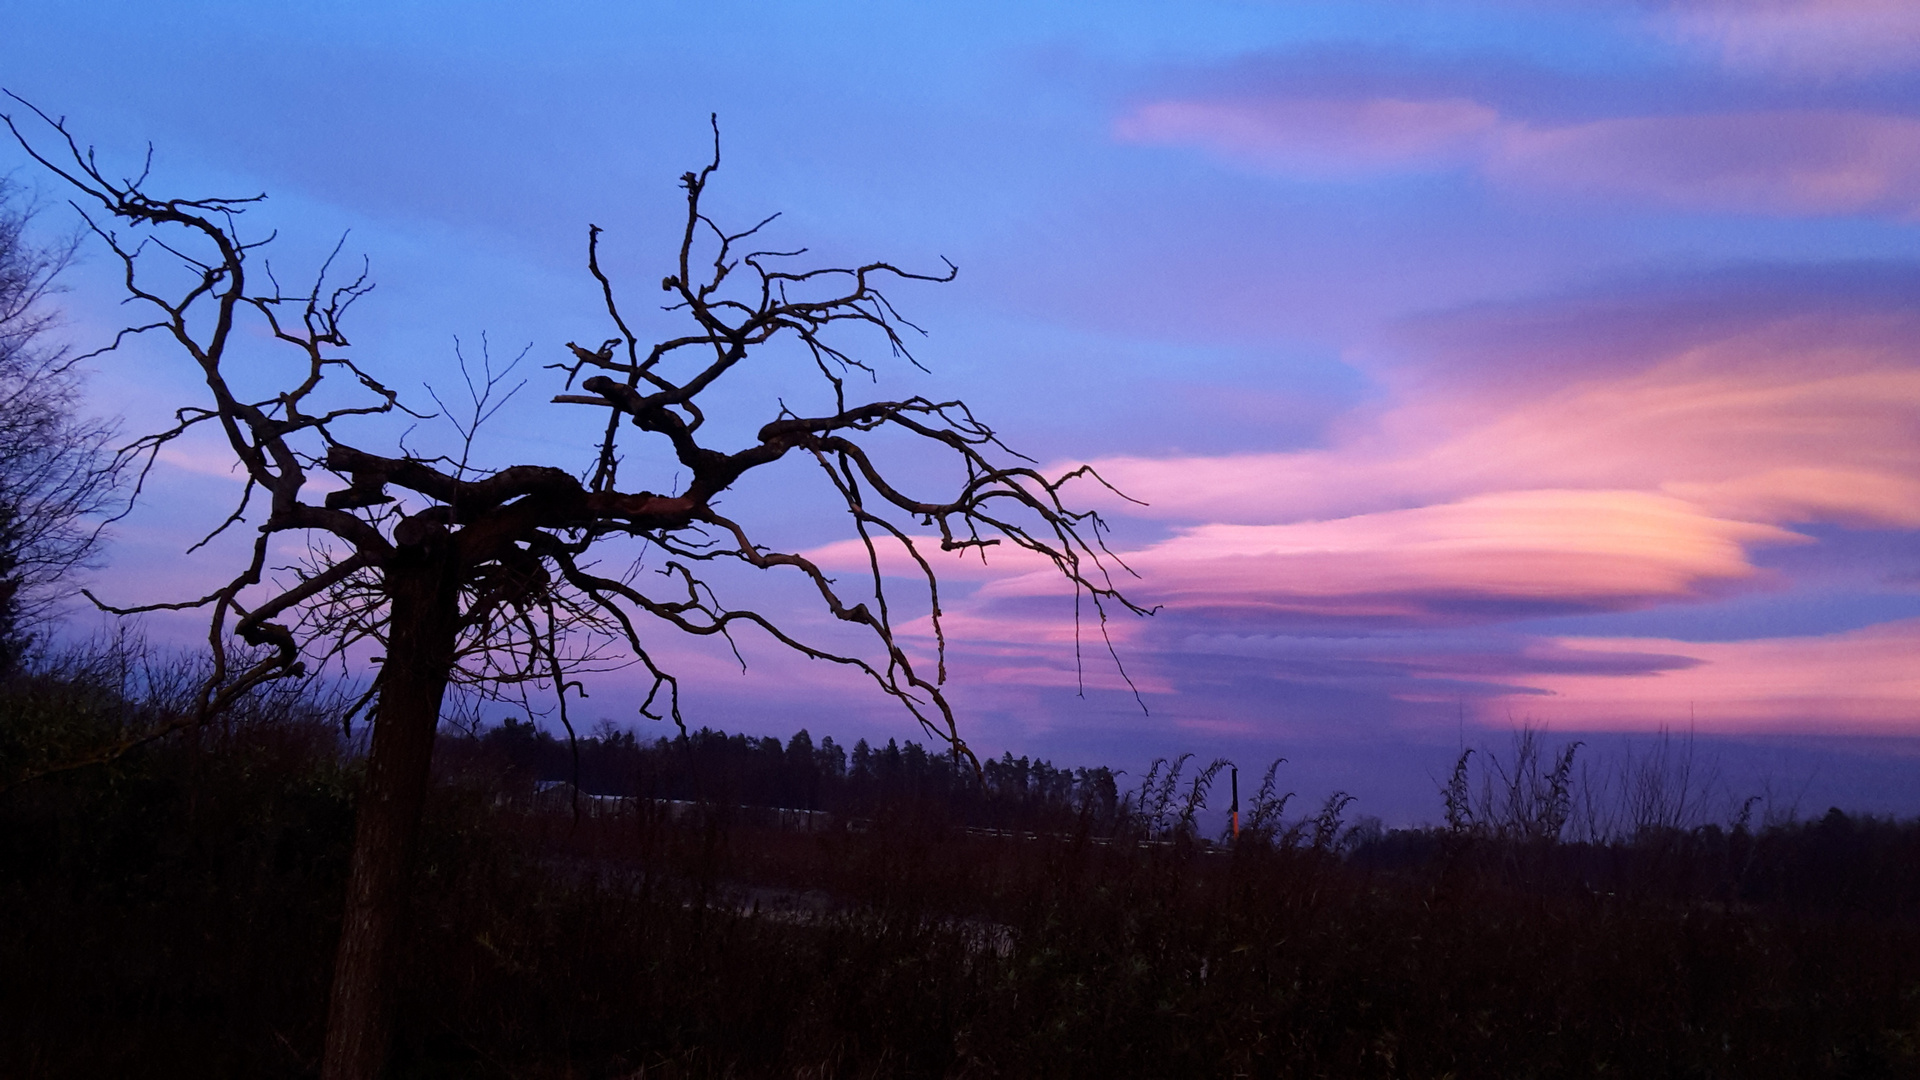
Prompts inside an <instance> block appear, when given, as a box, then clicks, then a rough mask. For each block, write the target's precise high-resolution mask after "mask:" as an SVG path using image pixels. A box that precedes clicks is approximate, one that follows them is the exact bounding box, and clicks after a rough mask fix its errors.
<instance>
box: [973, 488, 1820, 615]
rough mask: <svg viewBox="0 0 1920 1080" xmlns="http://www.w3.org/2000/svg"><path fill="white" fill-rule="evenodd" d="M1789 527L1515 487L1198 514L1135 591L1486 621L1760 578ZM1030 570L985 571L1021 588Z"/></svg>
mask: <svg viewBox="0 0 1920 1080" xmlns="http://www.w3.org/2000/svg"><path fill="white" fill-rule="evenodd" d="M1800 540H1801V538H1800V537H1799V536H1797V535H1796V534H1794V533H1791V532H1788V531H1786V530H1784V529H1779V528H1775V527H1772V526H1767V525H1758V524H1752V523H1746V522H1740V521H1730V520H1723V519H1719V518H1714V517H1711V516H1709V515H1707V514H1704V513H1702V512H1701V511H1699V509H1698V508H1696V507H1694V506H1693V505H1692V504H1690V503H1687V502H1685V501H1683V500H1680V499H1675V498H1672V497H1668V496H1661V495H1654V494H1648V493H1643V492H1630V491H1567V490H1559V491H1552V490H1548V491H1511V492H1501V493H1497V494H1488V495H1479V496H1474V497H1471V498H1468V499H1463V500H1461V501H1459V502H1454V503H1447V504H1442V505H1435V506H1424V507H1418V508H1413V509H1406V510H1392V511H1386V512H1381V513H1373V514H1361V515H1355V516H1352V517H1347V518H1340V519H1335V520H1329V521H1311V522H1300V523H1295V524H1286V525H1225V524H1214V525H1201V526H1196V527H1193V528H1189V529H1184V530H1182V531H1181V533H1180V535H1178V536H1176V537H1174V538H1173V539H1170V540H1167V541H1164V542H1162V543H1159V544H1155V545H1152V546H1150V547H1147V548H1145V549H1143V550H1140V551H1136V552H1131V553H1129V554H1128V556H1127V560H1128V562H1129V564H1131V565H1132V566H1133V567H1134V568H1135V569H1137V570H1138V571H1139V572H1140V573H1141V575H1142V578H1143V581H1142V582H1141V584H1140V585H1139V586H1138V587H1137V589H1136V592H1138V593H1139V594H1140V595H1142V596H1144V597H1145V598H1147V599H1149V600H1151V601H1153V602H1156V603H1164V604H1166V605H1167V606H1168V607H1170V608H1176V609H1179V610H1182V611H1194V610H1206V611H1212V612H1226V611H1242V612H1249V613H1261V614H1266V615H1311V616H1318V617H1331V618H1343V619H1351V618H1362V619H1385V620H1391V621H1393V622H1396V623H1413V624H1421V623H1446V622H1457V621H1479V620H1481V619H1484V618H1486V617H1487V615H1488V613H1489V611H1493V612H1504V613H1506V614H1509V615H1510V614H1511V613H1512V612H1514V611H1516V610H1517V611H1532V612H1537V611H1540V610H1619V609H1626V608H1634V607H1642V606H1646V605H1649V604H1652V603H1656V602H1660V601H1668V600H1679V599H1688V598H1693V597H1697V596H1701V595H1705V594H1707V593H1709V592H1711V591H1713V590H1714V589H1716V588H1718V587H1721V586H1724V585H1726V584H1729V583H1734V582H1742V581H1745V580H1747V579H1750V578H1753V577H1754V576H1755V574H1756V571H1755V569H1754V567H1753V566H1752V565H1751V564H1750V563H1749V562H1748V560H1747V557H1746V548H1747V547H1748V546H1751V545H1758V544H1763V543H1774V544H1778V543H1794V542H1799V541H1800ZM1045 584H1047V579H1046V577H1045V576H1044V575H1027V576H1022V577H1019V578H1014V579H1011V580H1007V581H1003V582H998V583H994V584H990V585H988V586H986V587H985V588H984V589H983V590H982V595H984V596H990V597H991V596H1005V595H1018V594H1021V593H1023V592H1024V591H1026V590H1029V589H1034V588H1038V587H1040V586H1042V585H1045Z"/></svg>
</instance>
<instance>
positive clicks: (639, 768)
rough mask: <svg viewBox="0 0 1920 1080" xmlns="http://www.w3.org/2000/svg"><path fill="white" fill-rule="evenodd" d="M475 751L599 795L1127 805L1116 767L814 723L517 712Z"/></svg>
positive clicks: (969, 806)
mask: <svg viewBox="0 0 1920 1080" xmlns="http://www.w3.org/2000/svg"><path fill="white" fill-rule="evenodd" d="M456 741H469V742H470V745H469V747H468V749H469V750H475V751H478V752H479V754H481V755H482V756H484V757H488V758H493V759H494V760H495V761H496V762H497V763H499V764H502V765H504V766H505V768H506V770H507V774H508V776H509V777H510V778H512V779H518V780H521V781H532V782H561V783H578V784H579V786H580V790H581V791H582V792H584V793H586V794H590V795H618V796H630V797H643V798H652V799H683V800H690V801H706V802H716V803H723V804H738V805H743V806H777V807H786V808H789V809H794V810H824V811H828V812H830V813H834V814H842V815H849V816H868V815H871V814H873V813H875V812H877V811H878V810H880V808H882V807H905V806H911V807H917V808H919V809H920V810H923V811H932V812H937V813H939V814H940V815H941V816H942V817H943V818H945V819H946V820H948V821H952V822H955V823H958V824H967V825H979V826H989V827H996V828H1014V827H1019V828H1035V827H1048V826H1051V827H1064V826H1066V825H1067V824H1068V823H1070V822H1072V821H1074V820H1076V819H1084V820H1085V821H1086V822H1087V823H1088V824H1090V825H1092V826H1094V827H1096V828H1100V829H1105V828H1108V827H1110V826H1111V825H1112V823H1113V822H1114V820H1115V818H1116V815H1117V814H1118V813H1119V812H1120V809H1121V797H1120V792H1119V788H1118V785H1117V782H1116V777H1115V774H1114V772H1113V770H1111V769H1108V768H1106V767H1104V766H1103V767H1098V768H1072V769H1070V768H1062V767H1060V766H1056V765H1054V764H1053V763H1052V762H1049V761H1046V760H1044V759H1039V758H1028V757H1025V756H1022V757H1017V758H1016V757H1014V756H1013V755H1012V754H1011V753H1008V754H1005V755H1002V756H1001V757H1000V758H999V759H997V760H996V759H993V758H988V759H986V760H984V761H982V762H981V763H980V768H979V770H978V771H977V772H976V771H975V769H974V766H973V763H972V762H971V761H969V760H967V759H966V758H964V757H960V756H957V755H955V754H954V753H953V752H951V751H950V750H946V749H931V750H930V749H928V748H927V747H925V746H922V745H921V744H920V743H917V742H914V741H912V740H908V741H907V742H905V743H904V744H903V743H901V742H899V741H898V740H895V739H888V740H887V743H886V745H885V746H878V747H876V746H870V745H868V743H867V741H866V740H865V739H861V740H859V741H857V742H855V743H854V744H853V747H852V748H851V749H850V750H849V749H848V748H847V747H845V746H842V745H841V744H839V743H837V742H835V741H834V739H833V737H832V736H830V735H829V736H826V737H823V738H822V739H820V741H819V742H817V743H816V742H815V741H814V739H813V736H812V735H811V734H809V733H808V732H807V730H806V729H804V728H802V729H801V730H800V731H798V732H796V733H795V734H794V735H793V736H792V737H791V738H789V739H788V740H786V742H785V743H782V742H781V741H780V740H779V739H776V738H773V737H771V736H762V737H755V736H751V735H741V734H733V735H729V734H727V733H726V732H724V731H715V730H713V729H711V728H705V727H703V728H700V729H699V730H697V731H693V732H690V733H688V734H685V735H677V736H675V737H673V738H671V739H669V738H665V737H661V738H657V739H653V740H651V741H648V740H643V739H640V738H638V737H637V736H636V735H634V733H633V732H631V731H619V730H614V729H612V728H610V727H608V728H602V729H601V730H600V731H598V732H597V733H595V734H593V735H587V736H582V737H580V738H578V739H571V740H569V739H563V738H557V737H555V736H554V735H553V734H552V733H550V732H548V731H546V730H544V729H542V728H540V727H539V726H538V725H536V724H534V723H532V722H530V721H523V720H517V719H514V718H511V717H510V718H508V719H507V721H506V722H505V723H503V724H501V725H500V726H498V727H494V728H489V729H486V730H485V731H484V732H482V733H481V734H479V735H478V736H471V737H469V738H468V739H467V740H456Z"/></svg>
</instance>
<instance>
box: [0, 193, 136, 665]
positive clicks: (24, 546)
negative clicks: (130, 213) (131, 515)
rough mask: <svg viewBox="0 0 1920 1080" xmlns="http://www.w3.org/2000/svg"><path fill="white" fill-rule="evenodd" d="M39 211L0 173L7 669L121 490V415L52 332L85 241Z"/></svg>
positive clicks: (0, 562) (2, 655) (0, 568)
mask: <svg viewBox="0 0 1920 1080" xmlns="http://www.w3.org/2000/svg"><path fill="white" fill-rule="evenodd" d="M33 217H34V214H33V208H32V206H31V204H30V203H28V201H27V198H26V195H25V193H24V192H23V191H21V190H20V188H19V187H18V186H17V185H16V184H14V183H13V182H12V181H11V180H10V179H9V178H7V177H0V673H5V672H7V671H11V670H12V669H13V668H14V667H15V666H16V665H17V664H18V663H19V661H20V658H21V653H22V652H23V651H24V650H25V648H26V647H27V645H28V643H29V641H30V639H31V638H32V636H33V635H34V633H35V631H36V630H37V629H38V628H39V627H41V626H42V625H44V624H45V622H46V619H47V616H48V614H49V612H50V610H51V609H52V608H53V607H54V605H55V604H57V603H58V602H59V601H60V600H61V599H62V597H63V595H64V594H63V592H62V586H63V584H64V583H65V582H66V580H67V578H68V575H69V574H70V573H71V571H73V570H74V569H75V568H77V567H80V566H83V565H86V564H87V563H88V562H90V561H91V559H92V558H93V556H94V554H95V553H96V552H97V551H98V550H99V539H100V515H101V513H102V512H103V511H104V510H106V509H107V508H108V505H109V503H110V502H111V501H112V499H113V495H114V491H115V482H114V477H115V471H114V469H113V467H112V466H113V455H112V454H111V453H110V452H109V449H108V444H109V440H110V439H111V438H112V436H113V428H112V425H110V424H108V423H104V422H101V421H97V420H90V419H87V418H85V417H83V416H82V415H81V413H80V408H79V406H80V402H79V392H80V374H79V372H78V371H77V370H76V368H75V366H74V365H75V358H74V357H73V356H72V355H71V354H70V353H69V352H68V351H67V350H66V349H64V348H62V347H60V346H58V345H57V344H55V343H53V342H52V341H51V340H50V336H51V333H52V331H53V329H54V327H55V323H56V315H55V313H54V312H53V311H52V310H51V308H50V306H49V305H48V303H47V296H48V293H49V291H50V290H51V289H52V288H53V283H54V278H55V277H56V276H57V275H58V274H59V273H60V271H61V270H62V269H63V268H65V266H66V265H67V261H68V259H69V258H70V257H71V256H72V254H73V250H74V248H73V244H72V243H71V242H56V243H35V242H34V239H33V237H32V236H31V235H30V231H29V227H30V225H31V223H32V221H33Z"/></svg>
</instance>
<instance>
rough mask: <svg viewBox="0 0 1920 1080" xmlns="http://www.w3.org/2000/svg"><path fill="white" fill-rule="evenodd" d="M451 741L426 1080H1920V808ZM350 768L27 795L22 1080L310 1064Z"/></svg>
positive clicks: (157, 753) (439, 829)
mask: <svg viewBox="0 0 1920 1080" xmlns="http://www.w3.org/2000/svg"><path fill="white" fill-rule="evenodd" d="M44 705H45V702H44V701H43V702H42V706H44ZM35 707H41V706H35ZM92 707H95V706H89V705H87V704H86V703H85V702H80V703H77V704H76V703H74V702H68V703H67V704H65V705H62V706H60V709H65V710H66V712H65V713H62V714H61V715H63V716H68V717H69V718H70V717H71V716H72V715H73V714H74V711H75V710H80V711H82V712H84V709H86V708H92ZM9 708H11V709H12V710H13V711H11V712H9V713H7V714H6V716H7V723H8V724H9V725H11V727H10V728H9V730H11V731H12V732H14V734H15V735H18V733H19V732H20V731H21V730H23V727H24V726H28V725H30V723H33V722H39V721H34V720H33V719H32V716H31V715H29V714H28V712H25V711H23V710H24V709H25V708H26V707H25V706H23V705H21V704H20V703H19V701H18V700H15V702H14V704H13V705H11V706H9ZM44 711H45V710H44V709H43V712H44ZM55 711H58V710H55ZM34 715H38V714H34ZM23 717H24V719H23ZM64 722H67V721H63V723H64ZM101 722H105V721H104V720H103V721H101ZM75 723H78V721H75ZM81 726H82V727H84V726H85V725H84V724H81ZM15 743H16V744H19V739H17V738H16V740H15ZM446 760H447V762H448V763H449V765H448V768H447V770H446V771H447V775H446V776H445V777H443V780H442V782H441V784H440V785H439V787H438V789H437V792H436V795H435V799H434V803H433V806H432V808H431V813H430V822H429V825H428V836H427V842H426V850H425V857H424V859H423V862H422V865H421V867H420V874H419V879H418V883H417V888H416V892H415V904H414V908H413V911H412V914H411V917H410V924H409V929H408V933H407V935H406V939H407V955H406V960H405V971H404V986H405V991H404V1005H403V1016H402V1022H401V1035H400V1040H399V1046H398V1056H397V1068H398V1073H397V1074H398V1075H401V1076H407V1077H454V1076H459V1077H468V1076H480V1077H542V1078H544V1077H555V1078H558V1077H624V1076H649V1077H680V1076H689V1077H692V1076H699V1077H706V1076H741V1077H762V1076H769V1077H771V1076H779V1077H786V1076H823V1077H824V1076H850V1077H870V1076H871V1077H891V1076H900V1077H907V1076H915V1077H918V1076H926V1077H935V1076H980V1077H987V1076H1009V1077H1024V1076H1093V1077H1114V1076H1189V1075H1192V1076H1235V1075H1248V1076H1278V1077H1292V1076H1300V1077H1309V1076H1311V1077H1375V1076H1377V1077H1443V1076H1456V1077H1530V1076H1531V1077H1558V1076H1610V1075H1612V1076H1630V1077H1773V1076H1779V1077H1879V1076H1914V1075H1920V826H1915V825H1913V824H1905V825H1900V824H1894V823H1888V822H1873V821H1865V820H1860V819H1850V818H1847V817H1845V816H1844V815H1829V816H1828V817H1826V818H1824V819H1820V820H1818V821H1815V822H1811V823H1806V824H1799V825H1781V826H1775V827H1772V828H1770V829H1765V830H1761V831H1759V832H1758V833H1748V832H1746V831H1744V830H1740V831H1728V830H1720V829H1698V830H1691V831H1677V830H1676V831H1668V832H1663V833H1659V834H1649V835H1643V836H1640V837H1638V838H1636V839H1634V840H1633V841H1631V842H1621V843H1614V844H1609V845H1574V844H1558V843H1548V842H1545V841H1524V840H1500V839H1497V838H1494V837H1492V836H1489V835H1474V834H1471V833H1465V832H1456V833H1447V832H1443V831H1429V832H1422V833H1404V832H1403V833H1390V834H1386V835H1384V836H1376V837H1373V838H1371V839H1370V840H1368V841H1367V842H1365V843H1356V844H1352V845H1348V846H1346V847H1337V846H1329V847H1324V848H1315V847H1313V846H1311V845H1310V844H1296V845H1292V846H1288V845H1251V844H1250V845H1246V846H1243V847H1241V848H1239V849H1237V850H1234V851H1231V852H1221V851H1210V850H1205V849H1203V848H1201V847H1200V846H1198V845H1196V844H1193V843H1191V842H1187V841H1180V842H1175V843H1171V844H1162V845H1152V846H1141V845H1138V844H1136V843H1132V842H1129V841H1127V840H1126V839H1125V838H1124V837H1123V838H1122V839H1120V840H1118V841H1107V840H1104V839H1103V838H1100V837H1096V836H1093V835H1091V833H1090V832H1082V833H1080V834H1078V835H1075V834H1073V833H1071V832H1069V833H1063V834H1058V835H1053V836H1047V837H1040V838H1033V839H1023V840H1020V839H1004V838H1000V839H996V838H988V837H979V836H970V835H968V834H967V833H965V832H964V830H961V829H958V828H955V827H951V826H950V825H949V824H948V823H947V822H945V821H944V820H943V819H942V815H941V814H940V812H939V811H938V810H937V808H933V807H929V806H919V807H916V806H914V805H912V804H905V805H900V806H896V807H894V808H892V809H891V810H889V811H888V812H886V813H883V814H881V815H880V816H879V817H878V818H877V819H876V822H875V824H874V825H873V826H872V827H871V828H870V829H869V830H867V831H865V832H848V831H844V830H842V831H834V832H828V833H822V834H817V835H808V834H801V833H793V832H778V831H773V830H768V829H763V828H755V827H751V826H749V825H746V824H743V823H741V822H739V821H730V820H729V814H728V813H726V812H724V811H716V812H714V813H711V814H708V815H706V816H705V817H704V819H702V820H689V821H681V822H678V823H674V822H669V821H666V820H664V819H663V817H662V816H661V815H660V814H658V813H656V812H652V811H645V810H640V809H636V810H632V811H629V812H626V813H623V814H620V815H616V816H611V817H598V818H587V819H583V820H579V821H576V820H574V819H573V818H572V816H571V815H567V814H554V813H550V812H536V811H534V810H532V809H530V808H529V807H528V805H527V803H526V802H525V801H524V800H520V799H516V798H513V797H508V796H512V795H513V789H512V785H511V784H510V783H509V782H508V781H507V780H505V779H503V778H502V776H501V775H500V774H498V773H497V772H490V771H489V769H488V767H487V765H486V763H485V762H484V761H473V760H464V761H463V759H461V757H460V755H459V754H458V753H450V754H448V755H447V756H446ZM355 782H356V780H355V774H354V769H353V766H352V764H351V763H350V762H349V763H343V762H342V761H341V759H340V758H339V756H338V755H337V753H336V747H335V744H334V742H333V740H332V737H331V736H330V735H329V734H327V731H326V729H325V728H324V727H323V726H321V725H320V724H319V722H318V721H317V720H314V719H312V718H305V719H303V718H301V717H298V716H293V717H287V716H282V717H278V718H268V719H265V720H259V721H256V722H248V723H236V724H234V725H231V726H230V727H228V728H227V729H224V730H223V731H218V732H209V733H206V734H205V735H204V736H203V737H201V738H200V739H198V740H197V741H186V740H176V741H173V742H168V743H163V744H158V745H156V746H154V747H152V748H149V749H147V750H143V751H140V752H136V753H134V754H131V755H129V756H128V757H126V758H124V759H122V760H121V761H120V762H119V763H117V764H115V765H113V766H110V767H100V768H93V769H89V770H83V771H78V772H74V773H70V774H64V775H62V776H59V777H54V778H50V779H48V780H42V781H36V782H34V783H32V784H28V785H24V786H21V787H16V788H14V789H12V790H11V791H9V792H7V793H5V794H4V795H0V1075H5V1076H9V1077H49V1078H51V1077H111V1076H141V1077H164V1076H194V1077H225V1076H233V1077H242V1076H245V1077H275V1076H285V1077H297V1076H309V1075H312V1074H313V1071H314V1058H315V1057H316V1056H317V1053H318V1047H319V1045H320V1023H321V1020H322V1017H323V1014H324V1006H325V994H326V983H327V977H328V973H329V970H330V964H331V949H332V938H333V934H334V932H335V924H334V922H333V920H334V919H335V918H336V916H337V911H338V906H339V897H340V894H341V890H342V882H343V879H344V867H345V860H346V850H347V842H348V836H349V832H350V826H351V799H352V793H353V790H354V786H355Z"/></svg>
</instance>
